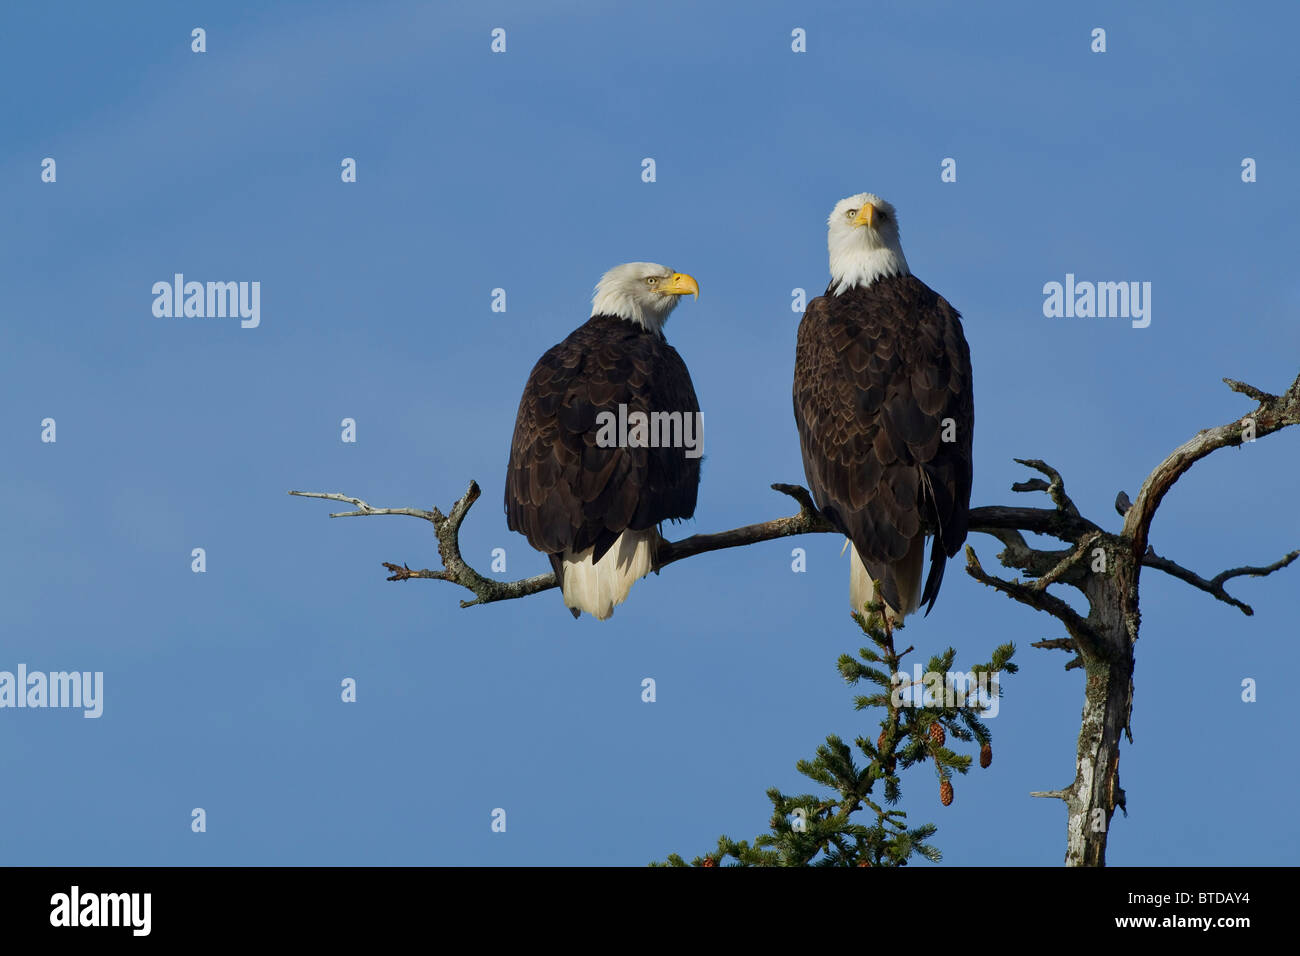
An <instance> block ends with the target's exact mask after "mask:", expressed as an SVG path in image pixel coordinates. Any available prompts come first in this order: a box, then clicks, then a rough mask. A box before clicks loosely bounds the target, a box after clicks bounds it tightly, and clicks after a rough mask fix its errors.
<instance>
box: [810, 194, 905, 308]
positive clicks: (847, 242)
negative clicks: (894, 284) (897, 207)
mask: <svg viewBox="0 0 1300 956" xmlns="http://www.w3.org/2000/svg"><path fill="white" fill-rule="evenodd" d="M826 225H827V226H828V227H829V228H828V229H827V233H826V246H827V248H828V249H829V250H830V254H831V282H832V283H833V284H834V286H835V289H834V294H835V295H839V294H840V293H841V292H843V291H845V290H846V289H851V288H853V287H854V286H859V285H860V286H869V285H871V283H873V282H875V281H876V280H877V279H879V278H882V277H884V276H895V275H903V276H905V275H910V274H911V270H910V269H908V268H907V259H906V257H904V255H903V245H902V242H901V241H900V240H899V238H898V215H897V214H896V213H895V212H894V207H893V206H892V205H891V204H889V203H887V202H885V200H883V199H881V198H880V197H879V196H877V195H876V194H875V193H858V194H857V195H856V196H850V197H849V198H848V199H841V200H840V201H839V202H837V203H836V204H835V208H834V209H832V210H831V215H830V218H829V219H827V220H826Z"/></svg>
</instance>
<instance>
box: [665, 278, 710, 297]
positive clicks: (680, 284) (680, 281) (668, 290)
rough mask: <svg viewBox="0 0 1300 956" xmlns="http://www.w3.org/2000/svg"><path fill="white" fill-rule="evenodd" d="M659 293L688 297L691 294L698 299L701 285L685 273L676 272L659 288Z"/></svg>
mask: <svg viewBox="0 0 1300 956" xmlns="http://www.w3.org/2000/svg"><path fill="white" fill-rule="evenodd" d="M659 291H660V292H662V293H663V294H664V295H686V294H687V293H690V294H691V295H693V296H695V298H697V299H698V298H699V297H700V284H699V283H698V282H696V281H695V279H694V278H692V277H691V276H688V275H687V274H686V273H685V272H674V273H673V274H672V275H670V276H669V277H668V279H667V281H666V282H664V284H663V285H661V286H660V287H659Z"/></svg>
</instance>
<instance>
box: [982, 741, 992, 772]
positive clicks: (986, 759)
mask: <svg viewBox="0 0 1300 956" xmlns="http://www.w3.org/2000/svg"><path fill="white" fill-rule="evenodd" d="M992 762H993V745H992V744H985V745H984V746H983V747H981V748H980V766H981V767H985V768H987V767H988V765H989V764H991V763H992Z"/></svg>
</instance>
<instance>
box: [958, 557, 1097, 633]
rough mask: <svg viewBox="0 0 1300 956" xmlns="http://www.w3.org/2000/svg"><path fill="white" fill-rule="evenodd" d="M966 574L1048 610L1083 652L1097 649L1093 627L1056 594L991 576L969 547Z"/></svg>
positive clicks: (1021, 600)
mask: <svg viewBox="0 0 1300 956" xmlns="http://www.w3.org/2000/svg"><path fill="white" fill-rule="evenodd" d="M966 573H967V574H969V575H970V576H971V577H973V578H974V579H975V580H976V581H979V582H980V583H981V584H987V585H988V586H989V587H991V588H993V589H995V590H998V591H1001V592H1002V593H1003V594H1005V595H1007V596H1008V597H1010V598H1012V599H1013V600H1016V601H1019V602H1020V603H1021V604H1027V605H1029V606H1030V607H1032V608H1034V609H1035V610H1037V611H1046V612H1047V613H1048V614H1050V615H1052V617H1054V618H1056V619H1057V620H1058V621H1060V622H1061V623H1062V624H1064V625H1065V629H1066V630H1067V631H1068V632H1069V634H1070V636H1071V637H1072V638H1074V640H1075V642H1076V645H1077V647H1078V648H1079V650H1080V653H1083V652H1084V651H1091V650H1092V649H1093V648H1095V647H1096V646H1097V635H1096V634H1094V633H1093V630H1092V627H1091V626H1090V625H1089V624H1088V622H1087V621H1086V620H1084V618H1083V617H1081V616H1080V615H1079V612H1078V611H1076V610H1075V609H1074V608H1072V607H1070V605H1068V604H1066V603H1065V602H1064V601H1062V600H1061V599H1060V598H1059V597H1057V596H1056V595H1055V594H1051V593H1049V592H1047V591H1043V590H1039V589H1038V588H1036V587H1035V586H1034V585H1032V584H1022V583H1021V582H1020V581H1007V580H1005V579H1003V578H999V577H995V576H993V575H991V574H988V573H987V572H985V570H984V568H983V567H982V566H981V565H980V560H979V558H978V557H976V556H975V549H974V548H972V547H971V546H970V545H966Z"/></svg>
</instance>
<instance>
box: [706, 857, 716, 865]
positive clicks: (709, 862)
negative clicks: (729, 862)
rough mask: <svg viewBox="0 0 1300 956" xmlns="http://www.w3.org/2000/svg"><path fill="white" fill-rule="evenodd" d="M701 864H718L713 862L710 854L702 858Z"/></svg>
mask: <svg viewBox="0 0 1300 956" xmlns="http://www.w3.org/2000/svg"><path fill="white" fill-rule="evenodd" d="M703 865H704V866H717V865H718V864H717V863H715V862H714V860H713V857H711V856H706V857H705V858H704V863H703Z"/></svg>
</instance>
